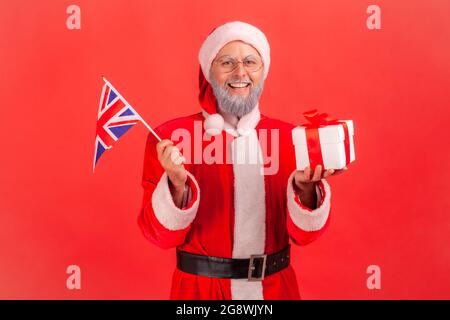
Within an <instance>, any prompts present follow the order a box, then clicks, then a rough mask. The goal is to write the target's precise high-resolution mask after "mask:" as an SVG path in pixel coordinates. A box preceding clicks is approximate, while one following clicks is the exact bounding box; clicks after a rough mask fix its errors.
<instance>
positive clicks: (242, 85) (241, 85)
mask: <svg viewBox="0 0 450 320" xmlns="http://www.w3.org/2000/svg"><path fill="white" fill-rule="evenodd" d="M228 86H229V87H230V88H232V89H242V88H247V87H249V86H250V82H247V83H245V82H241V83H228Z"/></svg>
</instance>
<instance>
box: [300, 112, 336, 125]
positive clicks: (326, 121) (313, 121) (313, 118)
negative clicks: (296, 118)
mask: <svg viewBox="0 0 450 320" xmlns="http://www.w3.org/2000/svg"><path fill="white" fill-rule="evenodd" d="M303 116H304V117H305V118H306V120H308V121H309V123H306V124H302V126H304V127H307V128H319V127H325V126H328V125H332V124H341V122H340V121H339V120H337V119H335V118H332V117H330V116H328V114H327V113H319V112H318V111H317V109H313V110H310V111H306V112H303Z"/></svg>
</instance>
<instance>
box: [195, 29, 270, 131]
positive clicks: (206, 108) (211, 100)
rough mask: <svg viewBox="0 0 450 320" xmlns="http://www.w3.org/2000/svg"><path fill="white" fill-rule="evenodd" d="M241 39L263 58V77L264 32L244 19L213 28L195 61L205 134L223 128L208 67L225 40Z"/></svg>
mask: <svg viewBox="0 0 450 320" xmlns="http://www.w3.org/2000/svg"><path fill="white" fill-rule="evenodd" d="M235 40H241V41H243V42H245V43H248V44H250V45H251V46H253V47H254V48H255V49H256V50H258V52H259V54H260V56H261V58H262V61H263V64H264V66H263V78H264V79H266V77H267V74H268V72H269V66H270V47H269V42H268V41H267V38H266V36H265V35H264V33H263V32H262V31H261V30H259V29H258V28H256V27H255V26H252V25H250V24H248V23H245V22H240V21H233V22H228V23H225V24H223V25H221V26H219V27H217V28H215V29H214V30H213V31H212V32H211V33H210V34H209V35H208V37H207V38H206V40H205V41H204V42H203V44H202V46H201V48H200V52H199V54H198V60H199V62H200V72H199V87H200V93H199V102H200V105H201V106H202V109H203V113H204V114H206V118H205V122H204V127H205V130H206V132H207V133H208V134H210V135H216V134H219V133H221V132H222V130H223V127H224V119H223V117H222V116H221V115H220V114H218V113H217V110H218V105H217V100H216V97H215V96H214V93H213V89H212V87H211V84H210V82H211V81H210V79H209V70H210V68H211V64H212V62H213V60H214V59H215V57H216V55H217V53H218V52H219V51H220V49H222V47H223V46H224V45H226V44H227V43H228V42H231V41H235Z"/></svg>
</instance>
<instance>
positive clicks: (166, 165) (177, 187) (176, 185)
mask: <svg viewBox="0 0 450 320" xmlns="http://www.w3.org/2000/svg"><path fill="white" fill-rule="evenodd" d="M156 152H157V154H158V160H159V162H160V163H161V166H162V167H163V169H164V170H165V171H166V173H167V176H168V177H169V180H170V182H171V184H172V186H171V187H172V188H171V191H174V192H173V193H172V195H174V196H175V195H176V194H179V193H180V192H181V194H182V192H183V191H184V185H185V183H186V180H187V173H186V169H185V168H184V165H183V162H185V161H186V160H185V159H184V157H183V156H182V155H181V153H180V150H178V148H177V147H175V146H174V145H173V142H172V141H170V140H168V139H164V140H161V141H160V142H158V144H157V145H156ZM172 189H174V190H172Z"/></svg>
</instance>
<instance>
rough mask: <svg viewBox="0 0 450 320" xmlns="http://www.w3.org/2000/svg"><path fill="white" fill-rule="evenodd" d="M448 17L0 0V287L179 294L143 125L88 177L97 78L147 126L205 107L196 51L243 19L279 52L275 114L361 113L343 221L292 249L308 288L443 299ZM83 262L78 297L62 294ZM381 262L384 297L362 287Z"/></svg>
mask: <svg viewBox="0 0 450 320" xmlns="http://www.w3.org/2000/svg"><path fill="white" fill-rule="evenodd" d="M71 4H77V5H79V6H80V8H81V30H68V29H67V27H66V19H67V17H68V14H66V8H67V6H69V5H71ZM371 4H376V5H379V6H380V7H381V27H382V29H381V30H369V29H368V28H367V27H366V19H367V17H368V14H367V13H366V8H367V7H368V6H369V5H371ZM449 15H450V3H449V2H448V1H446V0H442V1H439V0H433V1H425V0H423V1H419V0H414V1H413V0H410V1H381V0H377V1H362V0H345V1H331V0H330V1H325V0H320V1H317V0H316V1H298V0H292V1H282V0H281V1H276V2H275V1H273V2H269V1H260V0H258V1H254V0H252V1H245V2H242V1H225V2H224V1H198V0H195V1H174V0H172V1H167V0H164V1H162V0H161V1H143V0H142V1H138V0H134V1H118V0H116V1H110V0H108V1H106V0H105V1H100V0H96V1H80V0H78V1H75V0H74V1H51V0H47V1H36V2H34V1H33V2H31V1H2V2H0V46H1V47H0V77H1V78H0V90H1V97H2V107H1V114H2V121H1V126H0V134H1V139H0V146H1V150H2V154H1V158H0V159H1V160H0V161H1V166H0V298H8V299H9V298H23V299H29V298H39V299H47V298H56V299H80V298H84V299H94V298H95V299H111V298H117V299H131V298H138V299H141V298H142V299H166V298H168V296H169V289H170V281H171V276H172V272H173V269H174V267H175V257H174V251H173V250H167V251H165V250H162V249H160V248H158V247H156V246H154V245H152V244H151V243H149V242H147V241H146V240H145V239H144V237H143V236H142V235H141V233H140V230H139V229H138V226H137V222H136V219H137V215H138V213H139V209H140V202H141V197H142V189H141V187H140V179H141V174H142V164H143V162H142V161H143V155H144V144H145V138H146V135H147V131H146V129H145V127H144V126H142V125H140V126H138V127H137V128H135V129H133V130H131V131H130V132H129V133H127V135H125V136H124V137H123V138H122V139H121V141H120V142H119V143H118V144H116V146H115V147H114V148H113V150H111V151H109V152H107V153H105V154H104V155H103V157H102V159H101V160H100V163H99V166H98V168H97V170H96V173H95V174H93V173H92V158H93V152H94V135H95V123H96V117H97V107H98V100H99V96H100V92H101V86H102V81H101V78H100V75H102V74H104V75H105V76H107V77H108V79H109V80H110V81H111V82H112V83H113V84H114V86H115V87H116V88H117V89H118V90H119V91H120V92H121V93H122V94H123V95H124V96H125V97H126V98H127V100H128V101H129V102H130V103H131V104H132V105H133V106H134V108H135V109H137V110H138V112H140V114H141V115H142V116H143V118H144V119H146V120H147V122H148V123H150V124H151V125H154V126H156V125H158V124H160V123H162V122H164V121H166V120H169V119H172V118H174V117H178V116H182V115H187V114H191V113H195V112H198V111H199V110H200V109H199V105H198V103H197V94H198V89H197V79H198V60H197V53H198V50H199V47H200V45H201V44H202V42H203V40H204V39H205V37H206V36H207V34H208V33H209V32H210V31H211V30H212V29H213V28H214V27H216V26H217V25H219V24H222V23H224V22H226V21H230V20H242V21H246V22H249V23H252V24H254V25H256V26H258V27H259V28H260V29H262V30H263V32H264V33H265V34H266V36H267V37H268V39H269V42H270V45H271V50H272V55H271V56H272V64H271V70H270V72H269V77H268V79H267V81H266V86H265V90H264V93H263V96H262V100H261V103H260V107H261V109H262V112H263V113H264V114H266V115H269V116H271V117H275V118H280V119H283V120H286V121H289V122H292V123H300V122H302V120H301V117H300V115H301V112H303V111H305V110H308V109H311V108H319V109H320V110H321V111H327V112H328V113H329V114H331V115H333V116H336V117H339V118H351V119H353V120H354V122H355V130H356V132H355V144H356V155H357V161H356V162H355V163H354V164H353V165H352V166H351V167H350V170H349V172H348V173H346V174H344V175H342V176H339V177H333V178H331V179H330V183H331V185H332V190H333V200H332V202H333V215H334V218H333V221H332V224H331V227H330V229H329V230H328V231H327V232H326V233H325V235H324V236H323V237H322V238H321V239H319V240H318V241H317V242H315V243H313V244H311V245H309V246H306V247H295V248H294V254H293V255H294V261H293V264H294V267H295V269H296V271H297V276H298V280H299V285H300V290H301V294H302V296H303V298H305V299H329V298H334V299H348V298H354V299H362V298H364V299H380V298H382V299H393V298H401V299H413V298H425V299H428V298H447V299H449V298H450V273H449V272H448V271H449V265H450V250H449V249H448V243H449V241H450V232H449V231H450V219H449V207H450V206H449V205H450V202H449V198H448V191H449V187H448V180H449V170H448V168H447V165H448V163H449V160H450V159H449V156H450V151H449V149H448V138H449V133H448V117H449V116H450V111H449V106H450V99H449V94H448V90H449V88H450V72H449V71H450V59H449V58H450V41H449V39H450V19H449ZM71 264H76V265H79V266H80V268H81V286H82V288H81V290H68V289H67V288H66V278H67V277H68V275H67V274H66V268H67V266H68V265H71ZM372 264H375V265H379V266H380V268H381V285H382V287H381V290H369V289H368V288H367V287H366V279H367V277H368V275H367V274H366V268H367V266H369V265H372Z"/></svg>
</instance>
